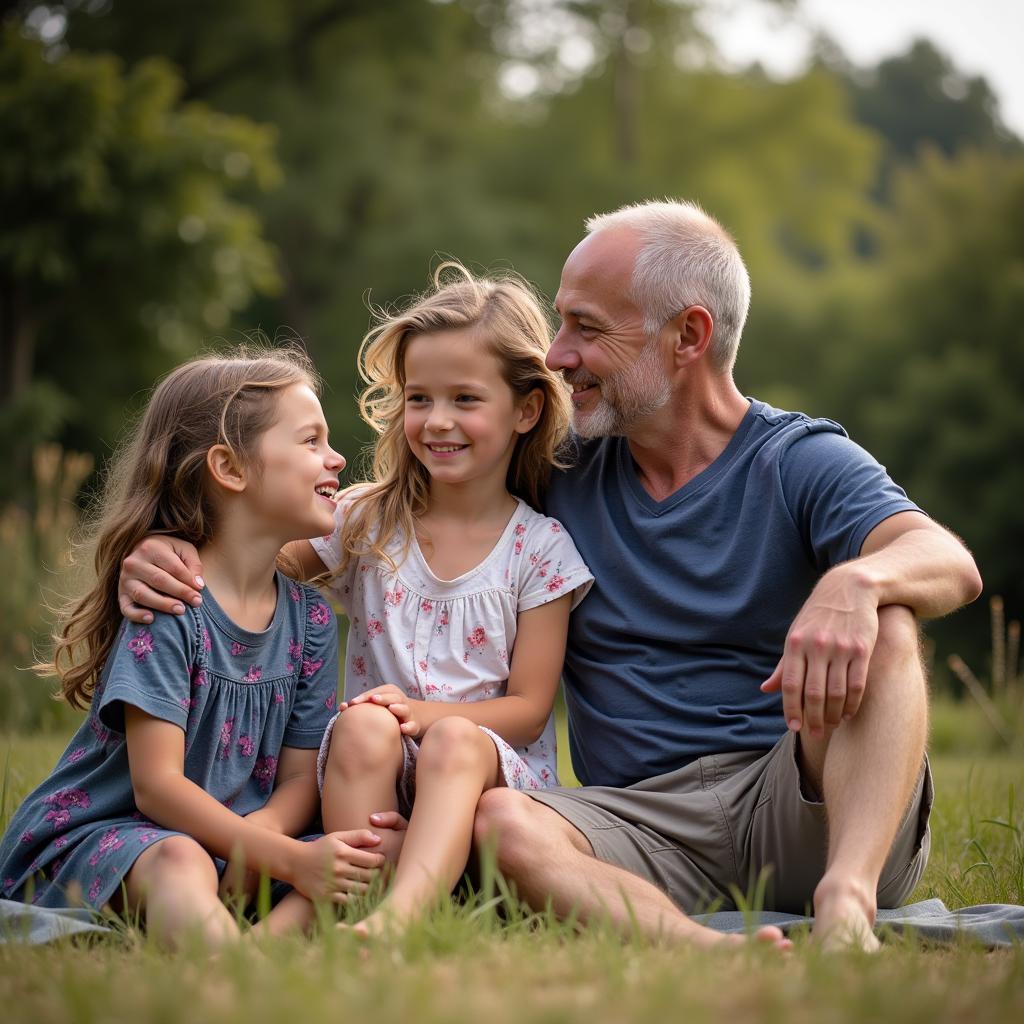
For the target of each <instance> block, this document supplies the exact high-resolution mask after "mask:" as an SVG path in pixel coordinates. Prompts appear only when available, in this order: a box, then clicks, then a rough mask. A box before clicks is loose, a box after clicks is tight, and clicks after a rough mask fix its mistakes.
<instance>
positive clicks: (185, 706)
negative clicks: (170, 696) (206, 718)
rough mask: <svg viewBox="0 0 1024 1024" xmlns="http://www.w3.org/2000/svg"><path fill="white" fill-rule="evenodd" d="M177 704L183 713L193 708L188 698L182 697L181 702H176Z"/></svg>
mask: <svg viewBox="0 0 1024 1024" xmlns="http://www.w3.org/2000/svg"><path fill="white" fill-rule="evenodd" d="M178 704H180V705H181V708H182V710H184V711H191V710H192V707H193V704H192V701H191V700H190V699H189V698H188V697H182V698H181V700H179V701H178Z"/></svg>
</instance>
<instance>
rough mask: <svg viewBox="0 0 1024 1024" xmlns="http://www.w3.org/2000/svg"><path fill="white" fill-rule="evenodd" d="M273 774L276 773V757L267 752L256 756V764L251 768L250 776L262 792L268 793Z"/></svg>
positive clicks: (272, 783)
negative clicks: (264, 755)
mask: <svg viewBox="0 0 1024 1024" xmlns="http://www.w3.org/2000/svg"><path fill="white" fill-rule="evenodd" d="M275 775H277V758H276V757H271V756H270V755H269V754H268V755H267V756H266V757H258V758H257V759H256V765H255V767H254V768H253V770H252V777H253V778H254V779H255V780H256V782H257V783H258V784H259V787H260V789H261V790H262V791H263V792H264V793H269V792H270V790H271V789H272V788H273V785H274V776H275Z"/></svg>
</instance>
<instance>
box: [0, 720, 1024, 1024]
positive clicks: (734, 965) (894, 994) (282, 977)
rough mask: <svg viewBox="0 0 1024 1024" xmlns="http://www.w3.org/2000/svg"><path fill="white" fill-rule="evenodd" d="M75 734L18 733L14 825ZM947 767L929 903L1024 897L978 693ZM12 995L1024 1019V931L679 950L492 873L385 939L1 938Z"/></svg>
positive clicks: (151, 1001)
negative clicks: (520, 897) (32, 943)
mask: <svg viewBox="0 0 1024 1024" xmlns="http://www.w3.org/2000/svg"><path fill="white" fill-rule="evenodd" d="M562 747H563V750H564V749H565V747H566V744H564V743H563V745H562ZM61 749H62V736H61V735H60V734H53V733H36V734H32V735H23V736H15V735H9V736H6V737H2V738H0V766H3V767H0V771H2V779H3V785H2V792H3V796H2V808H0V823H3V824H6V822H7V820H8V819H9V817H10V815H11V813H12V811H13V809H14V807H16V806H17V803H18V802H19V801H20V799H21V797H22V796H23V795H24V794H25V793H26V792H27V791H28V790H29V789H30V788H31V787H32V786H34V785H35V784H36V783H37V782H38V781H39V780H40V779H41V778H42V777H43V776H44V775H45V774H46V772H47V771H48V770H49V768H50V766H51V764H52V763H53V761H54V760H55V759H56V757H57V756H58V755H59V753H60V751H61ZM567 767H568V766H567V765H566V768H567ZM933 769H934V773H935V778H936V788H937V799H936V804H935V808H934V811H933V817H932V828H933V845H932V856H931V861H930V863H929V866H928V869H927V871H926V873H925V875H924V877H923V879H922V881H921V884H920V886H919V887H918V889H917V891H916V892H915V893H914V896H913V899H914V900H918V899H925V898H929V897H939V898H941V899H942V900H944V901H945V902H946V904H947V906H949V907H959V906H964V905H968V904H974V903H988V902H999V903H1004V902H1011V903H1021V902H1024V808H1022V807H1021V796H1022V794H1024V760H1022V758H1021V755H1020V754H1019V752H1018V753H1015V752H1010V751H1006V750H1003V751H999V750H997V749H993V746H992V744H991V743H990V742H989V740H988V737H987V732H986V726H985V723H984V722H983V721H982V720H981V718H980V716H979V714H978V712H977V711H976V710H975V709H974V708H973V706H971V705H970V704H964V703H957V704H954V703H952V702H948V701H944V702H939V703H938V704H937V705H936V708H935V713H934V716H933ZM0 996H2V998H3V1005H4V1012H3V1019H4V1020H5V1021H6V1022H7V1024H20V1022H22V1021H25V1022H29V1021H31V1022H33V1024H41V1022H47V1024H48V1022H51V1021H53V1022H57V1021H74V1022H83V1024H88V1022H92V1021H103V1022H112V1024H116V1022H120V1021H125V1022H127V1021H132V1022H137V1021H139V1020H147V1021H154V1022H157V1021H158V1022H161V1024H177V1022H179V1021H181V1022H185V1021H190V1022H191V1021H196V1020H200V1021H205V1020H216V1021H219V1022H223V1024H235V1022H238V1024H241V1022H243V1021H244V1022H245V1024H262V1022H264V1021H266V1022H275V1024H279V1022H280V1021H282V1020H286V1019H291V1020H294V1021H295V1022H296V1024H304V1022H305V1021H322V1020H323V1021H327V1020H337V1021H349V1020H360V1021H373V1022H374V1024H383V1022H390V1021H399V1020H408V1019H416V1020H418V1021H421V1022H423V1024H431V1022H435V1021H437V1022H441V1021H445V1022H462V1021H466V1022H471V1021H472V1022H477V1021H481V1020H486V1021H487V1022H488V1024H506V1022H508V1024H512V1022H516V1024H555V1022H563V1021H564V1022H576V1021H580V1022H584V1021H585V1022H586V1024H605V1022H609V1024H611V1022H619V1021H632V1020H637V1021H640V1020H666V1019H669V1020H675V1019H679V1020H685V1021H687V1022H688V1024H699V1022H702V1021H705V1020H707V1021H720V1020H722V1019H741V1020H743V1021H744V1022H747V1021H751V1022H761V1021H764V1022H772V1021H782V1020H785V1021H787V1022H796V1024H799V1022H802V1021H815V1022H822V1021H825V1022H829V1021H874V1020H887V1021H888V1020H898V1021H907V1022H914V1021H922V1022H923V1021H928V1022H930V1024H934V1022H939V1021H985V1022H994V1021H1020V1020H1022V1019H1024V944H1018V945H1017V946H1016V947H1013V948H1003V949H998V950H995V951H988V950H985V949H982V948H979V947H977V946H974V945H972V944H970V943H969V942H962V943H959V944H957V945H954V946H939V945H928V944H926V943H922V942H921V941H919V940H918V939H916V938H915V937H912V936H891V937H889V938H888V940H887V941H886V944H885V946H884V949H883V952H882V953H881V954H880V955H878V956H874V957H868V956H864V955H860V954H842V955H831V956H825V955H822V954H821V953H820V952H819V951H818V950H817V949H816V947H814V946H813V945H812V944H811V943H810V942H809V941H808V939H807V937H806V936H800V935H798V936H797V937H796V945H795V950H794V952H793V953H792V954H790V955H788V956H785V957H781V956H777V955H773V954H771V953H770V952H769V951H767V950H763V949H759V948H753V947H751V948H744V949H741V950H739V951H699V950H693V949H680V948H666V947H659V946H657V945H654V944H651V943H648V942H644V941H641V940H639V939H634V940H630V941H624V940H622V939H621V938H619V937H618V936H616V935H613V934H611V933H610V932H609V931H608V930H607V929H605V928H602V927H600V926H592V927H590V928H588V929H586V930H580V929H577V928H574V927H573V926H572V925H571V924H563V923H559V922H557V921H555V920H553V919H552V918H551V917H550V916H549V915H547V914H543V913H541V914H531V913H529V912H528V911H526V910H525V909H524V908H522V907H521V906H519V905H517V903H516V901H515V900H514V898H513V896H512V894H511V893H509V892H508V891H507V890H506V889H505V888H504V887H503V886H502V885H501V883H500V881H493V880H492V881H490V882H488V883H481V886H480V891H479V892H477V893H476V894H471V895H470V896H468V897H467V898H466V900H465V901H464V902H462V903H459V904H454V903H453V904H452V905H450V906H446V907H444V908H443V909H442V910H439V911H438V912H437V913H436V914H434V915H433V916H431V917H430V918H429V919H428V920H425V921H424V922H422V923H421V924H420V925H418V926H416V927H415V928H413V929H412V930H411V931H410V932H408V933H407V934H406V935H404V936H403V937H401V938H396V939H394V940H392V941H383V942H380V943H378V944H376V945H374V946H372V947H369V948H367V947H365V946H363V945H361V944H360V943H358V942H357V941H355V940H354V939H352V938H351V937H350V936H348V935H345V934H343V933H339V932H337V931H335V930H333V929H326V930H324V931H323V933H322V934H320V935H319V936H318V937H316V938H315V939H314V940H312V941H299V940H276V941H272V942H265V943H263V944H261V945H259V946H258V947H256V946H254V945H250V946H248V947H245V948H240V949H237V950H232V951H229V952H228V953H226V954H224V955H222V956H220V957H219V958H217V959H216V960H213V959H212V958H211V956H210V954H209V952H208V951H207V950H204V949H201V948H195V949H191V950H187V951H183V952H180V953H177V954H174V955H171V954H167V953H164V952H161V951H160V950H158V949H156V948H155V947H154V946H153V945H152V943H150V942H148V941H147V939H146V937H145V935H144V933H143V932H142V931H141V930H140V929H139V928H137V927H132V926H130V925H129V926H121V927H120V928H119V929H118V930H117V931H116V932H115V933H114V934H112V935H110V936H104V937H100V938H93V939H78V940H65V941H63V942H60V943H56V944H53V945H50V946H46V947H28V946H24V945H14V944H8V945H3V944H0Z"/></svg>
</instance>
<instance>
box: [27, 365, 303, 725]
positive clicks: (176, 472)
mask: <svg viewBox="0 0 1024 1024" xmlns="http://www.w3.org/2000/svg"><path fill="white" fill-rule="evenodd" d="M293 384H307V385H309V386H310V387H311V388H313V390H314V391H316V392H317V393H319V389H320V382H319V378H318V377H317V375H316V371H315V370H314V369H313V365H312V363H311V362H310V360H309V357H308V356H307V355H306V354H305V353H304V352H302V351H301V350H300V349H298V348H297V347H288V348H275V349H263V348H257V347H253V346H243V347H239V348H236V349H233V350H231V351H230V352H227V353H224V354H218V355H207V356H200V357H198V358H196V359H193V360H191V361H190V362H188V363H185V364H184V365H183V366H179V367H178V368H177V369H175V370H172V371H171V372H170V373H169V374H168V375H167V376H166V377H165V378H164V379H163V380H162V381H161V382H160V383H159V384H158V385H157V387H156V388H155V389H154V391H153V394H152V396H151V397H150V400H149V402H148V404H147V406H146V409H145V411H144V412H143V414H142V417H141V419H140V420H139V422H138V424H137V425H136V426H135V428H134V430H133V431H132V432H131V434H130V435H129V437H128V438H127V439H126V441H125V442H124V443H123V444H122V445H121V447H120V448H119V451H118V453H117V454H116V455H115V456H114V458H113V460H112V461H111V464H110V466H109V468H108V470H107V475H106V481H105V484H104V487H103V489H102V493H101V495H100V497H99V498H98V500H96V501H95V502H93V505H92V509H91V511H90V514H89V516H88V517H87V525H86V527H85V531H84V535H83V539H82V540H81V541H80V542H79V543H78V544H76V552H79V553H86V554H91V556H92V564H93V568H94V570H95V578H94V579H93V581H92V583H91V584H90V585H89V586H88V589H87V590H86V591H85V593H84V595H83V596H81V597H77V598H72V599H71V600H70V601H68V603H67V604H66V605H65V606H64V608H63V609H62V610H61V618H60V623H59V626H58V630H57V632H56V633H55V634H54V638H53V639H54V642H55V647H54V654H53V660H52V661H51V662H48V663H45V664H40V665H37V666H36V670H37V671H38V672H40V674H43V675H57V676H59V677H60V679H61V692H62V694H63V696H64V698H65V699H66V700H67V701H68V703H69V704H71V705H72V707H76V708H84V707H87V706H88V704H89V702H90V700H91V698H92V694H93V691H94V690H95V688H96V683H97V681H98V678H99V674H100V672H101V670H102V668H103V664H104V662H105V661H106V659H107V657H108V656H109V654H110V649H111V647H112V646H113V643H114V640H115V638H116V636H117V632H118V629H119V627H120V624H121V612H120V609H119V607H118V603H117V584H118V576H119V574H120V571H121V563H122V561H123V560H124V559H125V558H126V557H127V556H128V555H129V554H130V553H131V551H132V550H133V549H134V548H135V546H136V545H137V544H138V543H139V542H140V541H141V540H142V539H143V538H144V537H145V536H146V535H147V534H150V533H172V534H175V535H176V536H179V537H182V538H184V539H185V540H187V541H190V542H191V543H192V544H195V545H197V546H198V545H200V544H203V543H204V542H206V541H207V540H209V539H210V537H211V536H212V534H213V530H214V528H215V526H216V523H215V521H214V520H215V515H214V506H213V503H212V501H211V497H210V494H209V491H208V488H207V486H206V479H207V478H206V454H207V452H208V451H209V450H210V449H211V448H212V447H213V446H214V445H217V444H223V445H226V446H227V447H228V448H229V449H230V451H231V453H232V455H233V456H234V457H235V459H236V460H237V462H238V463H239V464H240V465H243V466H251V465H253V464H254V460H255V453H256V449H257V444H258V441H259V438H260V437H261V435H262V434H263V433H264V432H265V431H266V430H268V429H269V428H270V427H271V426H273V424H274V421H275V418H276V415H277V397H278V395H279V394H280V392H281V391H282V390H283V389H285V388H287V387H290V386H291V385H293ZM78 560H79V561H81V560H82V559H81V558H80V557H79V559H78Z"/></svg>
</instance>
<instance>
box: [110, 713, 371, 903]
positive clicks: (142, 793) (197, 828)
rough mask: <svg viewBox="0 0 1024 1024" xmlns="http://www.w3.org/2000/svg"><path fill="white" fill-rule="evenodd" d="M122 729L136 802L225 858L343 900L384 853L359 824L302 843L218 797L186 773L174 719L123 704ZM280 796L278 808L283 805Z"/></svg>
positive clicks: (306, 891) (316, 895)
mask: <svg viewBox="0 0 1024 1024" xmlns="http://www.w3.org/2000/svg"><path fill="white" fill-rule="evenodd" d="M124 712H125V735H126V738H127V744H128V765H129V769H130V771H131V781H132V789H133V790H134V794H135V803H136V806H137V807H138V809H139V810H140V811H141V812H142V813H143V814H144V815H145V816H146V817H147V818H149V819H151V820H152V821H154V822H155V823H156V824H158V825H161V826H163V827H164V828H168V829H174V830H176V831H180V832H184V833H186V834H187V835H190V836H192V838H194V839H195V840H196V841H197V842H199V843H200V844H202V846H204V847H205V848H206V849H207V850H209V851H210V852H211V853H213V854H216V855H217V856H219V857H223V858H224V859H225V860H230V859H232V857H234V856H238V855H239V854H240V855H241V858H242V860H243V861H244V864H245V867H247V868H250V869H253V870H256V871H264V872H266V873H267V874H268V875H270V876H271V877H272V878H279V879H281V880H282V881H285V882H290V883H291V884H292V885H294V886H295V888H296V889H298V890H299V891H300V892H301V893H303V895H305V896H308V897H309V898H310V899H323V898H327V899H335V900H344V898H345V895H346V894H347V893H349V892H355V891H360V889H361V888H363V887H365V884H366V883H367V882H369V881H370V880H371V878H372V877H373V869H374V868H377V867H379V866H380V864H381V863H382V861H383V857H381V855H380V854H377V853H372V852H370V850H368V849H360V847H372V846H375V845H377V844H378V843H379V842H380V839H379V837H377V836H375V835H374V834H373V833H372V832H370V831H368V830H366V829H361V830H358V831H354V832H339V833H332V834H331V835H328V836H324V837H323V838H322V839H319V840H317V841H316V842H312V843H303V842H300V841H299V840H297V839H292V838H290V837H288V836H286V835H282V834H281V833H279V832H276V831H273V830H271V829H269V828H263V827H261V826H260V825H258V824H256V823H254V822H251V821H248V820H247V819H246V818H244V817H241V816H240V815H238V814H235V812H234V811H231V810H229V809H228V808H227V807H225V806H224V805H223V804H221V803H220V802H219V801H218V800H215V799H214V798H213V797H212V796H210V794H209V793H207V792H206V791H205V790H204V789H202V788H201V787H200V786H197V785H196V784H195V783H194V782H192V781H191V780H190V779H188V778H187V777H186V776H185V773H184V764H185V734H184V732H183V731H182V730H181V729H180V728H179V727H178V726H176V725H174V724H172V723H171V722H165V721H163V720H162V719H159V718H155V717H154V716H152V715H150V714H147V713H146V712H145V711H143V710H141V709H140V708H137V707H135V706H134V705H131V704H125V706H124ZM281 810H282V808H281V807H280V801H279V805H278V808H277V809H276V811H275V813H280V812H281Z"/></svg>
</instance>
